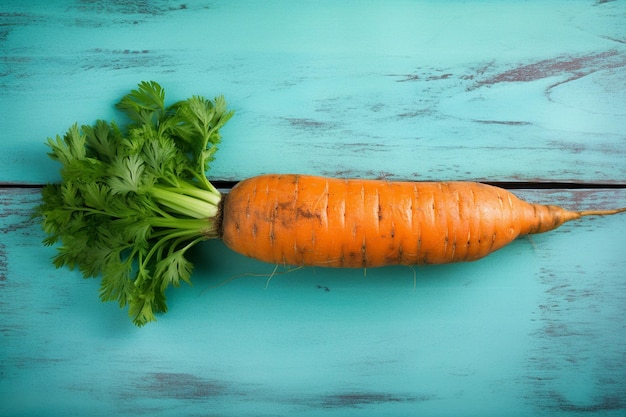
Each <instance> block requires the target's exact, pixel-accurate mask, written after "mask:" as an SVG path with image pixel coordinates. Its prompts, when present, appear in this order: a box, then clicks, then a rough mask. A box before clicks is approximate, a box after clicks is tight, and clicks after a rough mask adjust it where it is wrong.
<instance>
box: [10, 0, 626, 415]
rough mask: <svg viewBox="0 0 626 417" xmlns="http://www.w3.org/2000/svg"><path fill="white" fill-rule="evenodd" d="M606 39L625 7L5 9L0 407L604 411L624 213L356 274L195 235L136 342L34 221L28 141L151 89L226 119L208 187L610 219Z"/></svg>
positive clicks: (34, 175) (616, 339)
mask: <svg viewBox="0 0 626 417" xmlns="http://www.w3.org/2000/svg"><path fill="white" fill-rule="evenodd" d="M625 27H626V2H624V1H622V0H617V1H591V0H590V1H551V2H544V1H536V0H529V1H524V2H514V1H489V0H483V1H460V0H458V1H441V2H434V1H433V2H427V1H408V0H405V1H401V0H393V1H384V2H383V1H375V0H372V1H356V0H354V1H341V2H339V1H326V0H315V1H284V0H274V1H263V2H261V1H251V0H250V1H225V0H224V1H219V0H218V1H200V0H191V1H171V2H170V1H124V0H65V1H39V0H29V1H23V0H4V1H3V2H2V4H0V126H1V127H2V152H0V184H1V187H0V203H1V204H0V232H1V235H0V239H1V240H0V315H1V316H0V317H1V321H0V400H1V401H0V415H3V416H31V415H43V414H45V415H49V416H71V415H81V416H83V415H90V416H99V415H102V416H110V415H120V416H126V415H127V416H131V415H132V416H134V415H143V414H147V415H154V416H169V415H172V416H174V415H190V416H191V415H193V416H242V415H246V416H248V415H250V416H291V415H301V416H347V415H359V416H360V415H371V416H407V415H420V416H448V415H449V416H478V415H480V416H490V415H493V416H499V415H509V416H538V415H559V416H583V415H584V416H587V415H596V416H622V415H624V414H625V413H626V319H625V317H626V257H625V256H624V255H625V250H624V243H625V242H626V240H625V238H624V236H626V219H625V217H624V215H621V216H613V217H606V218H595V219H588V220H585V221H581V222H576V223H572V224H568V225H566V226H563V227H562V228H561V229H559V230H558V231H555V232H553V233H550V234H546V235H540V236H534V237H533V238H532V239H520V240H518V241H516V242H514V243H513V244H512V245H510V246H509V247H507V248H505V249H503V250H502V251H500V252H497V253H495V254H493V255H492V256H490V257H488V258H486V259H484V260H481V261H479V262H475V263H470V264H456V265H445V266H437V267H423V268H416V269H415V270H412V269H410V268H403V267H392V268H381V269H372V270H368V271H367V274H364V271H362V270H326V269H315V268H306V269H302V270H297V271H293V272H288V273H282V272H285V271H279V272H281V273H279V274H276V275H275V276H273V277H272V279H271V280H268V278H269V276H270V275H271V273H272V271H273V269H274V266H273V265H267V264H262V263H258V262H254V261H251V260H248V259H245V258H242V257H240V256H239V255H236V254H234V253H231V252H229V251H228V250H227V249H226V248H224V246H223V245H222V244H221V243H220V242H206V243H203V244H201V245H199V246H198V247H197V248H195V250H194V253H193V258H194V259H193V260H194V263H195V265H196V268H195V273H194V277H193V279H194V286H193V287H188V286H187V287H182V288H180V289H176V290H173V291H171V292H170V294H169V304H170V312H169V313H168V314H166V315H164V316H160V317H159V320H158V322H156V323H153V324H151V325H149V326H146V327H144V328H141V329H138V328H135V327H133V326H132V324H131V323H130V321H129V320H128V318H127V317H126V313H125V312H124V311H121V310H119V308H118V307H117V305H115V304H112V303H109V304H102V303H100V302H99V301H98V299H97V292H98V282H97V280H83V279H81V278H80V276H79V274H78V273H77V272H71V271H68V270H55V269H54V268H53V266H52V265H51V263H50V258H51V256H52V255H53V254H54V248H47V247H43V246H42V245H41V243H40V242H41V239H42V238H43V233H42V232H41V230H40V228H39V226H38V225H37V224H35V223H33V221H31V220H30V218H29V216H30V212H31V209H32V208H33V207H34V206H35V205H36V204H37V203H38V201H39V188H38V187H39V186H40V185H41V184H43V183H45V182H48V181H55V180H56V179H57V178H58V174H57V171H58V166H57V165H55V163H53V162H52V161H50V160H49V159H48V158H47V156H46V152H47V149H46V148H45V146H44V145H43V142H44V141H45V139H46V138H47V137H49V136H53V135H56V134H57V133H63V132H64V131H65V130H66V129H67V127H68V126H69V125H71V124H72V123H74V122H76V121H78V122H80V123H91V122H93V121H94V120H95V119H96V118H105V119H111V118H114V117H116V113H115V112H114V110H113V104H114V103H115V102H116V101H117V100H118V99H119V98H120V97H121V96H122V95H123V94H125V93H126V92H127V91H128V90H129V89H131V88H134V87H135V86H136V84H137V83H138V82H139V81H141V80H152V79H153V80H157V81H159V82H160V83H161V84H162V85H163V86H164V87H165V89H166V92H167V94H168V96H169V98H170V99H171V100H172V101H173V100H178V99H182V98H186V97H188V96H190V95H192V94H201V95H205V96H208V97H212V96H214V95H218V94H224V95H225V96H226V98H227V100H228V101H229V103H230V105H231V107H232V108H233V109H235V110H236V116H235V117H234V118H233V119H232V120H231V121H230V122H229V125H228V126H227V127H226V128H225V129H224V131H223V134H224V143H223V145H222V146H221V149H220V151H219V153H218V155H217V156H218V159H217V161H216V163H215V165H214V166H213V167H212V169H211V171H210V172H209V176H210V177H211V178H213V179H219V180H238V179H241V178H245V177H248V176H252V175H255V174H260V173H265V172H300V173H311V174H325V175H332V176H340V177H369V178H377V177H385V178H391V179H411V180H426V179H464V180H486V181H506V182H525V183H532V182H544V183H545V182H547V183H553V182H559V183H566V182H575V183H578V184H590V187H591V184H594V187H596V188H588V189H563V190H555V189H540V188H538V189H529V190H519V191H518V192H517V194H518V195H520V196H521V197H523V198H527V199H529V200H532V201H536V202H543V203H557V204H562V205H564V206H567V207H569V208H573V209H585V208H592V207H594V208H612V207H623V206H626V189H625V188H624V186H625V185H626V163H624V160H625V159H624V158H625V157H626V30H625V29H624V28H625ZM598 184H599V185H601V186H600V187H599V188H598V187H597V185H598ZM602 185H604V186H606V187H605V188H603V187H602ZM609 187H612V188H609Z"/></svg>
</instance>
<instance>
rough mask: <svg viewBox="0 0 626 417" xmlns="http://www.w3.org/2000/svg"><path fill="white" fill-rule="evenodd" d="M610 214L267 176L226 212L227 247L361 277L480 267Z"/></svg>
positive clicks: (505, 195) (505, 197) (409, 185)
mask: <svg viewBox="0 0 626 417" xmlns="http://www.w3.org/2000/svg"><path fill="white" fill-rule="evenodd" d="M624 211H626V208H621V209H617V210H606V211H582V212H574V211H568V210H565V209H563V208H561V207H558V206H551V205H548V206H544V205H539V204H531V203H527V202H525V201H523V200H520V199H519V198H517V197H516V196H515V195H513V194H512V193H510V192H508V191H507V190H504V189H502V188H498V187H494V186H490V185H486V184H481V183H475V182H390V181H377V180H360V179H350V180H343V179H332V178H324V177H315V176H305V175H263V176H258V177H254V178H250V179H247V180H244V181H242V182H240V183H238V184H237V185H236V186H235V187H234V188H233V189H232V190H231V192H230V193H229V194H228V195H227V196H226V198H225V201H224V203H223V218H222V239H223V241H224V243H225V244H226V245H227V246H228V247H229V248H231V249H232V250H234V251H236V252H239V253H241V254H243V255H246V256H248V257H252V258H255V259H258V260H261V261H265V262H270V263H274V264H287V265H305V266H322V267H343V268H362V267H378V266H384V265H420V264H443V263H450V262H463V261H473V260H477V259H480V258H482V257H484V256H487V255H488V254H490V253H492V252H494V251H496V250H498V249H500V248H502V247H503V246H505V245H507V244H508V243H510V242H511V241H513V240H514V239H515V238H517V237H518V236H521V235H527V234H533V233H543V232H547V231H549V230H552V229H555V228H557V227H559V226H560V225H562V224H563V223H565V222H567V221H570V220H574V219H578V218H580V217H583V216H590V215H609V214H616V213H619V212H624Z"/></svg>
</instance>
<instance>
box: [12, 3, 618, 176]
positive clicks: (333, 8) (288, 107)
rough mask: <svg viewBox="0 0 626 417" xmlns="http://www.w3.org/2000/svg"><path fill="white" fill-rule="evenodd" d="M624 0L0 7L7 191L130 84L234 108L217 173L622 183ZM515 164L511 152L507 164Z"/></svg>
mask: <svg viewBox="0 0 626 417" xmlns="http://www.w3.org/2000/svg"><path fill="white" fill-rule="evenodd" d="M624 23H625V22H624V14H623V5H622V3H621V2H603V1H602V2H601V1H597V2H591V1H589V2H565V1H556V2H550V4H546V2H543V1H538V0H533V1H526V2H523V3H518V2H498V4H494V3H493V2H490V1H479V2H465V1H446V2H438V3H435V2H412V1H402V0H394V1H392V2H380V1H373V2H365V3H364V2H356V1H346V2H333V1H327V0H323V1H315V2H310V1H309V2H291V1H282V0H280V1H279V0H277V1H271V2H262V3H258V2H246V1H215V2H211V3H207V2H204V1H201V0H192V1H188V2H184V3H176V4H174V3H171V2H169V1H164V0H160V1H153V2H150V4H149V6H148V3H145V2H137V3H133V2H114V1H103V0H99V1H79V0H65V1H54V2H51V1H29V2H23V1H21V0H8V1H7V0H5V1H3V4H2V10H1V13H0V48H1V49H2V51H3V53H2V58H1V60H0V97H1V98H0V124H1V125H2V126H3V133H4V140H3V152H2V153H1V154H0V182H3V183H7V182H9V183H20V182H28V183H42V182H46V181H49V180H52V179H54V176H53V175H52V173H54V172H56V171H57V168H58V167H57V166H56V165H55V164H54V163H53V162H52V161H49V160H48V159H47V158H46V156H45V152H46V149H45V147H43V146H42V143H43V142H44V141H45V138H46V137H48V136H54V135H56V134H60V133H63V132H64V131H65V130H66V129H67V128H68V127H69V126H70V125H71V124H72V123H74V122H76V121H77V122H79V123H92V122H93V121H94V120H95V119H96V118H104V119H111V118H113V117H114V116H116V114H115V112H114V111H113V107H112V106H113V104H114V103H115V102H116V101H117V100H118V99H119V98H120V97H121V96H122V95H123V94H125V93H126V92H128V90H129V89H130V88H133V87H134V86H135V85H136V84H137V83H138V82H139V81H140V80H143V79H156V80H158V81H160V82H161V83H162V84H163V85H164V86H165V87H166V90H167V91H168V93H169V94H170V97H171V100H178V99H182V98H185V97H187V96H189V95H192V94H202V95H206V96H209V97H211V96H214V95H217V94H224V95H225V96H226V97H227V99H228V100H229V102H230V103H231V106H232V107H233V108H234V109H235V110H236V111H237V115H236V117H235V118H234V119H233V120H232V121H231V122H230V126H228V127H227V128H226V129H225V130H224V136H225V140H224V144H223V146H222V149H221V151H220V153H219V155H218V160H217V161H216V163H215V166H214V167H213V169H212V171H211V176H212V177H214V178H217V179H226V180H232V179H241V178H243V177H247V176H252V175H255V174H259V173H265V172H272V171H280V172H296V171H297V172H301V173H311V174H331V175H336V176H364V177H379V176H385V177H390V178H404V179H420V180H424V179H458V178H461V179H481V180H506V181H515V180H522V181H534V180H537V179H539V180H555V181H578V182H580V181H582V182H607V183H614V182H622V183H623V182H625V181H626V165H625V164H624V163H623V155H624V153H625V152H626V140H625V139H626V137H625V133H624V132H625V131H624V126H626V113H625V112H624V109H625V108H626V96H625V95H624V91H625V90H624V89H623V88H619V87H618V86H623V85H625V84H626V78H625V74H626V72H625V71H624V68H625V65H626V49H625V46H624V45H625V41H626V39H625V38H624V31H623V27H624ZM513 156H514V157H513Z"/></svg>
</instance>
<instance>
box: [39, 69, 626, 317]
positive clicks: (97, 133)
mask: <svg viewBox="0 0 626 417" xmlns="http://www.w3.org/2000/svg"><path fill="white" fill-rule="evenodd" d="M117 108H118V109H120V110H121V111H123V112H124V113H125V114H126V116H127V117H128V118H129V120H130V123H128V124H126V125H122V126H120V125H118V124H116V123H114V122H111V123H108V122H105V121H103V120H98V121H97V122H96V123H95V124H94V125H91V126H89V125H83V126H79V125H78V124H74V125H72V126H71V127H70V128H69V129H68V131H67V132H66V133H65V135H63V136H61V135H57V136H56V137H55V138H49V139H48V142H47V145H48V147H49V148H50V152H49V154H48V155H49V156H50V157H51V158H52V159H54V160H55V161H58V162H59V163H60V164H61V165H62V168H61V171H60V174H61V182H60V183H57V184H48V185H46V186H45V187H43V188H42V202H41V204H40V205H39V206H38V207H37V209H36V211H35V213H34V215H35V216H38V217H40V218H41V219H42V227H43V229H44V231H45V232H46V234H47V236H46V238H45V239H44V243H45V244H46V245H53V244H57V243H58V244H59V247H58V252H57V254H56V256H55V257H54V260H53V262H54V265H55V266H56V267H61V266H67V267H69V268H72V269H73V268H78V269H79V270H80V272H81V273H82V275H83V276H84V277H86V278H87V277H100V278H101V285H100V298H101V299H102V300H103V301H117V302H118V303H119V305H120V306H121V307H124V306H128V313H129V315H130V316H131V317H132V320H133V322H134V323H135V324H137V325H139V326H141V325H144V324H146V323H148V322H150V321H153V320H155V319H156V318H155V313H157V312H165V311H167V302H166V301H167V300H166V290H167V288H168V287H170V286H174V287H177V286H179V285H180V284H181V283H182V282H191V275H192V270H193V265H192V263H191V262H190V261H189V259H187V253H188V251H189V249H190V248H192V247H193V246H194V245H195V244H197V243H198V242H200V241H202V240H206V239H219V238H222V239H223V241H224V242H225V243H226V245H227V246H229V247H230V248H232V249H233V250H235V251H237V252H240V253H242V254H244V255H247V256H250V257H253V258H256V259H260V260H263V261H266V262H271V263H274V264H276V265H278V264H289V265H295V266H305V265H317V266H326V267H353V268H357V267H374V266H383V265H394V264H404V265H412V264H437V263H447V262H459V261H471V260H475V259H479V258H482V257H483V256H485V255H487V254H489V253H491V252H493V251H495V250H497V249H499V248H501V247H503V246H504V245H506V244H507V243H509V242H511V241H512V240H513V239H515V238H516V237H517V236H519V235H524V234H529V233H540V232H545V231H548V230H551V229H553V228H555V227H558V226H559V225H560V224H562V223H564V222H566V221H568V220H572V219H577V218H579V217H582V216H588V215H605V214H614V213H618V212H621V211H626V209H618V210H609V211H586V212H571V211H567V210H564V209H562V208H559V207H555V206H541V205H534V204H529V203H526V202H524V201H521V200H519V199H517V198H516V197H515V196H514V195H512V194H510V193H509V192H507V191H505V190H502V189H499V188H495V187H490V186H487V185H484V184H477V183H463V182H439V183H438V182H425V183H408V182H388V181H368V180H357V179H353V180H340V179H330V178H320V177H311V176H303V175H265V176H260V177H256V178H251V179H248V180H245V181H243V182H241V183H239V184H238V185H236V186H235V187H234V188H233V189H232V191H231V192H230V193H228V194H226V195H223V194H222V193H221V192H220V191H219V190H218V189H217V188H216V187H215V186H214V185H213V184H212V183H211V182H210V181H209V180H208V178H207V177H206V172H207V170H208V168H209V165H210V162H211V161H212V160H213V155H214V153H215V151H216V150H217V146H218V144H219V143H220V139H221V135H220V128H221V127H222V126H224V124H225V123H226V122H227V121H228V120H229V119H230V118H231V116H232V115H233V112H232V111H229V110H228V109H227V106H226V101H225V100H224V98H223V97H221V96H220V97H216V98H215V99H214V100H207V99H206V98H204V97H202V96H193V97H191V98H188V99H187V100H183V101H177V102H175V103H174V104H171V105H168V106H166V105H165V92H164V90H163V88H162V87H161V86H160V85H159V84H158V83H156V82H154V81H151V82H142V83H140V84H139V87H138V89H136V90H131V92H130V93H129V94H127V95H125V96H124V97H122V99H121V100H120V102H119V103H117Z"/></svg>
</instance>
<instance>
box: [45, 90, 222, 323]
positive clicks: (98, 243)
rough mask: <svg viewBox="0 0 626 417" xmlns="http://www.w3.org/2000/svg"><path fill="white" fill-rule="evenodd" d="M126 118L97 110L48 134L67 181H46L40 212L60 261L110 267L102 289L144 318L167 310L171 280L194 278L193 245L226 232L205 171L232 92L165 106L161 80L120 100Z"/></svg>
mask: <svg viewBox="0 0 626 417" xmlns="http://www.w3.org/2000/svg"><path fill="white" fill-rule="evenodd" d="M117 108H118V109H119V110H121V111H122V112H123V113H125V114H126V116H127V117H128V118H129V119H130V123H128V125H127V126H124V127H120V126H118V125H117V124H116V123H115V122H111V123H108V122H106V121H103V120H98V121H97V122H96V123H95V124H94V125H93V126H80V127H79V126H78V125H77V124H75V125H73V126H71V127H70V128H69V130H68V131H67V133H65V135H64V136H62V137H61V136H57V137H56V138H55V139H48V142H47V145H48V146H49V147H50V149H51V152H50V153H49V156H50V157H51V158H52V159H54V160H56V161H58V162H60V163H61V165H62V169H61V179H62V181H61V183H59V184H49V185H47V186H45V187H44V189H43V191H42V203H41V205H40V206H39V207H38V209H37V213H36V214H37V215H38V216H41V217H42V218H43V228H44V231H45V232H46V233H47V234H48V237H47V238H46V239H45V240H44V243H45V244H47V245H52V244H56V243H60V245H59V249H58V253H57V255H56V256H55V259H54V264H55V265H56V266H57V267H61V266H68V267H70V268H72V269H73V268H78V269H79V270H80V271H81V272H82V274H83V275H84V276H85V277H96V276H102V282H101V288H100V298H101V299H102V300H103V301H117V302H118V303H119V304H120V306H122V307H123V306H126V305H128V306H129V314H130V316H131V317H132V319H133V322H134V323H135V324H137V325H144V324H146V323H147V322H149V321H152V320H155V313H156V312H164V311H166V310H167V305H166V297H165V290H166V289H167V288H168V286H170V285H173V286H179V285H180V281H181V280H182V281H185V282H189V281H190V275H191V270H192V265H191V263H190V262H189V261H188V260H187V259H186V257H185V254H186V252H187V251H188V250H189V248H191V247H192V246H193V245H194V244H196V243H197V242H199V241H201V240H203V239H208V238H217V237H219V234H220V231H219V215H220V204H221V195H220V192H219V191H218V190H217V189H216V188H215V187H214V186H213V185H212V184H211V183H210V182H209V181H208V180H207V178H206V176H205V172H206V170H207V169H208V166H209V163H210V162H211V161H212V160H213V154H214V153H215V151H216V150H217V145H218V143H219V142H220V134H219V129H220V128H221V127H222V126H224V124H225V123H226V122H227V121H228V119H229V118H230V117H231V116H232V112H231V111H228V110H227V109H226V102H225V100H224V98H223V97H217V98H215V99H214V100H213V101H211V100H207V99H205V98H203V97H199V96H193V97H191V98H189V99H187V100H184V101H180V102H176V103H174V104H172V105H169V106H165V93H164V90H163V89H162V88H161V86H160V85H159V84H157V83H156V82H142V83H141V84H139V86H138V89H136V90H133V91H131V92H130V93H129V94H128V95H126V96H124V97H123V98H122V100H121V101H120V102H119V103H118V104H117Z"/></svg>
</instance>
